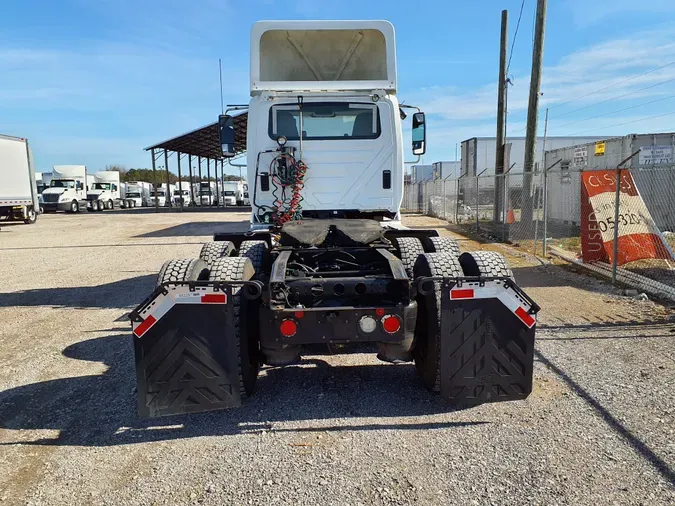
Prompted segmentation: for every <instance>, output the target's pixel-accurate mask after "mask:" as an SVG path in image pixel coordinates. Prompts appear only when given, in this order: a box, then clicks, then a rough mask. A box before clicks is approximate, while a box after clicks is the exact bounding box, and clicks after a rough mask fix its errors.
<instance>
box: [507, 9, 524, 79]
mask: <svg viewBox="0 0 675 506" xmlns="http://www.w3.org/2000/svg"><path fill="white" fill-rule="evenodd" d="M523 7H525V0H523V1H522V2H521V3H520V14H518V22H517V23H516V31H515V32H514V34H513V40H512V41H511V51H509V62H508V63H507V64H506V73H507V74H508V73H509V69H510V68H511V58H512V57H513V48H514V47H515V46H516V37H518V28H519V27H520V19H521V18H522V17H523Z"/></svg>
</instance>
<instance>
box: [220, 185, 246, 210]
mask: <svg viewBox="0 0 675 506" xmlns="http://www.w3.org/2000/svg"><path fill="white" fill-rule="evenodd" d="M243 199H244V191H243V185H242V183H241V181H225V182H224V183H223V204H225V205H226V206H240V205H242V204H241V203H240V202H242V201H243Z"/></svg>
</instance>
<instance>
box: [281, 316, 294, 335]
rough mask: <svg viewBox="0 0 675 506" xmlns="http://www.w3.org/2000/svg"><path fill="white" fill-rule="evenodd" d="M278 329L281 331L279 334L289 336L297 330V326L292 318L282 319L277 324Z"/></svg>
mask: <svg viewBox="0 0 675 506" xmlns="http://www.w3.org/2000/svg"><path fill="white" fill-rule="evenodd" d="M279 331H280V332H281V335H283V336H286V337H291V336H294V335H295V333H296V332H297V331H298V326H297V325H296V323H295V322H294V321H293V320H284V321H282V322H281V325H280V326H279Z"/></svg>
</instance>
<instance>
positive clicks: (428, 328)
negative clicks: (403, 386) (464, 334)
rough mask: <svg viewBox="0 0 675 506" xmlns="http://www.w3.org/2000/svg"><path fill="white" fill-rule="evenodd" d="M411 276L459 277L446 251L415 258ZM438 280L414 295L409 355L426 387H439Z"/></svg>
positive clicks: (439, 312)
mask: <svg viewBox="0 0 675 506" xmlns="http://www.w3.org/2000/svg"><path fill="white" fill-rule="evenodd" d="M414 275H415V277H416V278H417V277H419V276H443V277H448V278H459V277H462V276H463V274H462V268H461V266H460V265H459V261H458V260H457V257H456V256H454V255H452V254H450V253H427V254H424V255H420V257H419V258H418V259H417V262H415V267H414ZM440 343H441V282H440V281H434V291H433V293H430V294H428V295H422V294H418V296H417V323H416V325H415V342H414V344H413V350H412V352H413V358H414V360H415V369H416V370H417V375H418V376H419V377H420V379H421V380H422V383H424V386H425V387H427V389H429V390H431V391H434V392H438V391H440V389H441V348H440Z"/></svg>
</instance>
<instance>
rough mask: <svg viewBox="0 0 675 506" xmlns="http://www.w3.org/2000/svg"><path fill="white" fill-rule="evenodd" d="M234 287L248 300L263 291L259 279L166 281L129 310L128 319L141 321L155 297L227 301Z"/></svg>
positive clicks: (186, 301) (192, 301)
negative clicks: (134, 307)
mask: <svg viewBox="0 0 675 506" xmlns="http://www.w3.org/2000/svg"><path fill="white" fill-rule="evenodd" d="M236 287H242V290H241V294H242V295H243V296H244V297H245V298H246V299H249V300H255V299H257V298H259V297H260V296H261V295H262V291H263V284H262V283H261V282H260V281H167V282H165V283H162V284H161V285H159V286H157V288H155V289H154V290H153V292H152V293H151V294H150V296H148V297H147V298H146V299H145V300H144V301H143V302H141V303H140V304H139V305H138V307H137V308H136V309H134V310H133V311H131V313H129V319H130V320H131V321H132V323H141V322H143V321H144V318H143V315H146V316H147V313H148V309H149V308H150V307H151V306H154V305H157V299H158V298H159V297H169V295H170V294H171V297H170V298H171V300H172V301H173V303H172V305H173V304H181V303H183V304H195V303H204V304H208V303H211V304H213V303H227V300H228V299H229V297H230V296H231V295H232V289H233V288H236ZM216 294H221V295H223V296H224V298H223V297H220V298H218V297H213V295H216ZM216 301H218V302H216ZM220 301H222V302H220Z"/></svg>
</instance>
